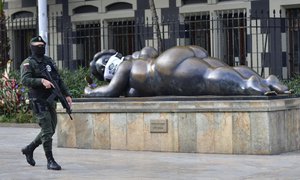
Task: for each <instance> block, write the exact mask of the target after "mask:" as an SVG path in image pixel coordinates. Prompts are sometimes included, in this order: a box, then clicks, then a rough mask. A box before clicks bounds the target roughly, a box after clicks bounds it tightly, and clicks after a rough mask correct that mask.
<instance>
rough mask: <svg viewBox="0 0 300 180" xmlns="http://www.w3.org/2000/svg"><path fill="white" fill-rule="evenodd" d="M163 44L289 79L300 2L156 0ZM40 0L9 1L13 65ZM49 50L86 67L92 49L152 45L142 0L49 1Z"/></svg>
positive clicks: (298, 42)
mask: <svg viewBox="0 0 300 180" xmlns="http://www.w3.org/2000/svg"><path fill="white" fill-rule="evenodd" d="M154 2H155V6H156V11H157V15H158V22H159V27H160V31H161V37H162V46H163V49H168V48H170V47H172V46H176V45H190V44H192V45H199V46H202V47H204V48H205V49H207V50H208V52H209V54H210V56H213V57H217V58H219V59H221V60H222V61H224V62H226V63H227V64H229V65H231V66H236V65H247V66H249V67H251V68H253V69H254V70H255V71H256V72H257V73H259V74H261V75H263V76H267V75H269V74H275V75H277V76H280V77H282V78H289V77H291V76H293V75H294V74H299V73H300V64H299V63H300V57H299V54H300V35H299V28H300V27H299V24H300V21H299V16H300V3H299V2H296V1H295V0H155V1H154ZM36 6H37V1H36V0H6V1H5V12H6V15H7V16H8V17H9V20H10V21H9V22H8V24H7V25H8V30H9V31H8V32H9V37H10V39H11V52H10V55H11V57H12V58H13V60H14V64H15V68H18V66H19V64H20V63H21V61H22V60H23V59H24V58H25V57H26V56H28V54H29V50H28V44H27V43H28V42H29V40H30V38H31V37H32V36H34V35H36V34H37V27H38V24H37V20H36V18H37V14H38V13H37V7H36ZM48 16H49V25H48V27H49V36H48V37H49V43H48V45H49V46H48V47H49V55H50V56H51V57H53V59H55V60H56V61H57V64H58V66H59V67H65V68H71V69H75V68H77V67H79V66H88V64H89V62H90V60H91V59H92V58H93V55H94V54H95V53H96V52H98V51H101V50H103V49H110V48H113V49H116V50H117V51H119V52H121V53H122V54H124V55H128V54H131V53H133V52H134V51H137V50H139V49H141V48H142V47H144V46H153V47H156V48H157V44H158V39H157V34H156V30H155V24H154V21H153V18H152V13H151V10H150V7H149V2H148V1H147V0H48Z"/></svg>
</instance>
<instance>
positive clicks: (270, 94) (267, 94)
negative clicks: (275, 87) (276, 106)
mask: <svg viewBox="0 0 300 180" xmlns="http://www.w3.org/2000/svg"><path fill="white" fill-rule="evenodd" d="M264 95H266V96H276V95H277V93H276V91H268V92H265V94H264Z"/></svg>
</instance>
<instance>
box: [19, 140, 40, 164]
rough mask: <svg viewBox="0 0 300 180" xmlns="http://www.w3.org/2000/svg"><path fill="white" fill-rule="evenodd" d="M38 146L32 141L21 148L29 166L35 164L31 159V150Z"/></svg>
mask: <svg viewBox="0 0 300 180" xmlns="http://www.w3.org/2000/svg"><path fill="white" fill-rule="evenodd" d="M38 146H39V144H37V143H34V142H32V143H30V144H29V145H28V146H26V147H25V148H23V149H22V153H23V154H24V155H25V156H26V160H27V162H28V164H30V165H31V166H35V161H34V159H33V151H34V150H35V148H37V147H38Z"/></svg>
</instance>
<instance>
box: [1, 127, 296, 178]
mask: <svg viewBox="0 0 300 180" xmlns="http://www.w3.org/2000/svg"><path fill="white" fill-rule="evenodd" d="M38 132H39V129H38V128H36V127H35V126H32V125H30V126H16V125H13V126H12V125H9V126H7V125H5V124H4V125H3V124H0V137H1V138H0V146H1V148H0V180H27V179H28V180H42V179H56V180H59V179H65V180H71V179H72V180H75V179H89V180H96V179H103V180H109V179H130V180H132V179H133V180H135V179H149V180H150V179H172V180H176V179H187V180H194V179H229V180H233V179H272V180H273V179H279V180H280V179H283V180H286V179H295V180H296V179H300V151H297V152H290V153H284V154H281V155H260V156H257V155H222V154H196V153H165V152H164V153H161V152H141V151H118V150H98V149H97V150H95V149H93V150H91V149H71V148H57V145H56V144H57V139H56V137H54V148H53V153H54V157H55V159H56V161H57V162H58V163H59V164H60V165H61V166H62V170H61V171H50V170H47V168H46V159H45V156H44V153H43V149H42V146H40V147H38V149H37V150H36V151H35V154H34V157H35V160H36V166H34V167H32V166H30V165H28V164H27V162H26V161H25V156H24V155H22V154H21V148H22V147H23V146H25V145H26V144H28V143H30V141H31V140H32V139H33V138H34V137H35V135H36V134H37V133H38Z"/></svg>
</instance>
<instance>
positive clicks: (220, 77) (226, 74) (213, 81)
mask: <svg viewBox="0 0 300 180" xmlns="http://www.w3.org/2000/svg"><path fill="white" fill-rule="evenodd" d="M207 78H208V82H209V84H210V87H209V89H210V91H211V92H212V93H214V94H220V95H264V94H265V93H266V92H269V91H271V90H270V88H269V87H268V86H266V85H264V84H263V83H262V81H261V79H260V78H259V77H257V76H254V75H253V76H251V77H250V78H245V77H243V76H241V74H240V73H239V72H238V71H235V70H234V69H232V68H231V67H219V68H216V69H213V70H211V71H210V72H208V73H207Z"/></svg>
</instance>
